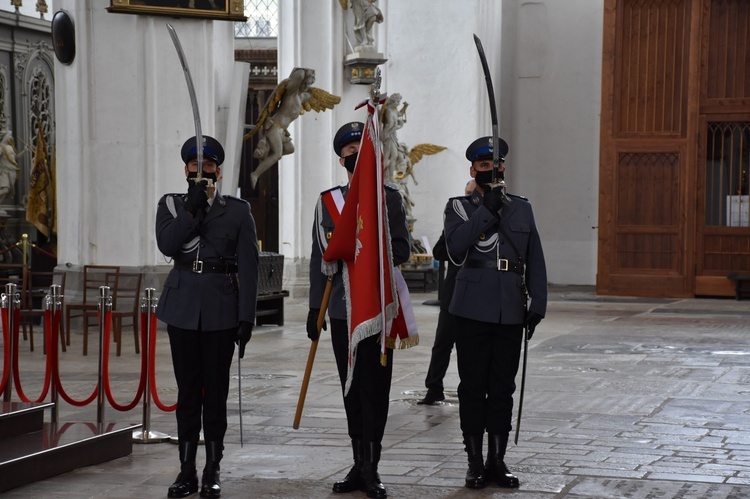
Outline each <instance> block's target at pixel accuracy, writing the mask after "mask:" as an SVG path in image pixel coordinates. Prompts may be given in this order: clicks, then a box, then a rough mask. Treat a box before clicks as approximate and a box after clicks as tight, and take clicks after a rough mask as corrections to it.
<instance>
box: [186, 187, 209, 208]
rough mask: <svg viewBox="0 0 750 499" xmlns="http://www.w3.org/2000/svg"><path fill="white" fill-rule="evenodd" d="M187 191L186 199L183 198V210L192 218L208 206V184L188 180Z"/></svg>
mask: <svg viewBox="0 0 750 499" xmlns="http://www.w3.org/2000/svg"><path fill="white" fill-rule="evenodd" d="M188 185H189V187H188V191H187V198H185V209H186V210H187V211H189V212H190V213H191V214H192V215H193V216H195V215H196V213H198V211H199V210H202V209H203V208H205V207H206V206H208V193H207V192H206V189H207V188H208V182H206V181H205V180H202V181H200V182H194V181H193V180H192V179H188Z"/></svg>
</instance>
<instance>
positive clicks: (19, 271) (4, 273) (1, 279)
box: [0, 263, 34, 352]
mask: <svg viewBox="0 0 750 499" xmlns="http://www.w3.org/2000/svg"><path fill="white" fill-rule="evenodd" d="M27 272H28V267H26V266H25V265H23V264H21V263H0V294H4V293H5V285H6V284H9V283H13V284H15V285H16V286H17V288H16V291H17V292H18V293H20V295H21V307H23V303H24V301H25V299H26V291H25V285H24V283H25V282H26V274H27ZM23 339H24V340H27V339H28V336H27V335H26V330H24V331H23ZM29 346H30V348H31V351H32V352H33V351H34V342H33V340H32V342H31V343H30V345H29Z"/></svg>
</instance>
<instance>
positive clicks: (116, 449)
mask: <svg viewBox="0 0 750 499" xmlns="http://www.w3.org/2000/svg"><path fill="white" fill-rule="evenodd" d="M140 427H141V425H140V424H136V425H133V424H124V423H105V424H102V425H97V423H93V422H64V423H63V422H59V423H56V424H55V423H44V424H43V425H42V427H41V429H40V430H38V431H34V432H30V433H24V434H17V435H15V436H9V437H7V438H5V439H4V440H3V441H2V444H1V445H0V492H3V491H6V490H10V489H13V488H16V487H20V486H21V485H26V484H28V483H32V482H35V481H38V480H43V479H45V478H49V477H52V476H55V475H59V474H61V473H66V472H68V471H72V470H74V469H77V468H82V467H84V466H91V465H93V464H97V463H102V462H105V461H110V460H112V459H117V458H119V457H123V456H127V455H129V454H131V453H132V452H133V431H134V430H137V429H139V428H140Z"/></svg>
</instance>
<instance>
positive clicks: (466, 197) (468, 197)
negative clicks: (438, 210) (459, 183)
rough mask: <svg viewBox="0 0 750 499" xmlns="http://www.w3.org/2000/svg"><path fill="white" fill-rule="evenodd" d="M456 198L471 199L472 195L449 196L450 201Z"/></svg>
mask: <svg viewBox="0 0 750 499" xmlns="http://www.w3.org/2000/svg"><path fill="white" fill-rule="evenodd" d="M454 199H471V196H454V197H452V198H448V201H453V200H454Z"/></svg>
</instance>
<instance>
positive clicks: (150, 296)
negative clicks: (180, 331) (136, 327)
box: [133, 288, 170, 444]
mask: <svg viewBox="0 0 750 499" xmlns="http://www.w3.org/2000/svg"><path fill="white" fill-rule="evenodd" d="M155 291H156V290H155V289H154V288H146V297H145V298H141V313H145V314H146V344H145V345H143V348H141V355H145V356H146V362H145V365H146V386H145V387H144V388H143V424H142V425H141V428H142V429H141V430H136V431H134V432H133V442H135V443H138V444H155V443H160V442H168V441H169V438H170V437H169V435H167V434H166V433H162V432H160V431H151V389H150V387H149V385H150V383H149V379H150V377H151V376H155V373H152V372H151V371H150V365H151V362H150V359H149V358H148V354H149V353H150V352H151V349H150V346H151V337H152V335H154V334H156V331H152V330H151V317H152V316H153V315H154V313H155V312H156V302H157V300H156V298H155V297H154V292H155Z"/></svg>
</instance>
